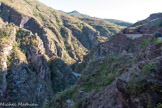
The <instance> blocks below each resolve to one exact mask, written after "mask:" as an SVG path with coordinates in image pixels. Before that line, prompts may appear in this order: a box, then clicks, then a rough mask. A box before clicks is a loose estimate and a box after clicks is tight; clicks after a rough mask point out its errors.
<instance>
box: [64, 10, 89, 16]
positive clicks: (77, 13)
mask: <svg viewBox="0 0 162 108" xmlns="http://www.w3.org/2000/svg"><path fill="white" fill-rule="evenodd" d="M67 14H69V15H74V16H78V17H90V16H89V15H86V14H82V13H80V12H78V11H76V10H75V11H72V12H67Z"/></svg>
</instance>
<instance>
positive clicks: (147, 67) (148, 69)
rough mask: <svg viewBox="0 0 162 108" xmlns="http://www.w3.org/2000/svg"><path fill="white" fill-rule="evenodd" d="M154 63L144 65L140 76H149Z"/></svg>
mask: <svg viewBox="0 0 162 108" xmlns="http://www.w3.org/2000/svg"><path fill="white" fill-rule="evenodd" d="M155 66H156V63H154V62H151V63H149V64H146V65H145V66H143V68H142V75H144V76H145V75H150V74H151V72H152V70H153V69H155Z"/></svg>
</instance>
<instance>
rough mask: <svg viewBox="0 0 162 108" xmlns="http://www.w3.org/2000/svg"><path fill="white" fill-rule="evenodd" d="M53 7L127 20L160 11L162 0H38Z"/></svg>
mask: <svg viewBox="0 0 162 108" xmlns="http://www.w3.org/2000/svg"><path fill="white" fill-rule="evenodd" d="M38 1H40V2H42V3H44V4H46V5H48V6H50V7H52V8H54V9H57V10H63V11H65V12H70V11H73V10H77V11H79V12H81V13H84V14H87V15H90V16H93V17H99V18H112V19H119V20H124V21H128V22H133V23H134V22H136V21H138V20H142V19H145V18H146V17H148V16H149V15H150V14H151V13H157V12H162V6H161V5H162V0H38Z"/></svg>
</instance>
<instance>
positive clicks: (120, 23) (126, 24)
mask: <svg viewBox="0 0 162 108" xmlns="http://www.w3.org/2000/svg"><path fill="white" fill-rule="evenodd" d="M105 20H107V21H109V22H111V23H114V24H116V25H120V26H125V27H129V26H131V25H132V23H129V22H126V21H121V20H116V19H105Z"/></svg>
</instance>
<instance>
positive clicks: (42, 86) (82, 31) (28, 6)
mask: <svg viewBox="0 0 162 108" xmlns="http://www.w3.org/2000/svg"><path fill="white" fill-rule="evenodd" d="M96 36H98V32H97V31H96V30H95V29H94V28H93V27H91V26H90V25H88V24H85V23H84V22H82V21H80V20H79V19H77V18H74V17H71V16H68V15H65V14H62V13H59V12H57V11H55V10H53V9H51V8H49V7H47V6H45V5H43V4H41V3H39V2H38V1H36V0H10V1H6V0H0V48H1V49H0V102H14V103H16V104H17V103H18V102H23V103H29V104H31V103H35V104H36V105H35V106H36V107H44V106H45V105H46V104H48V102H49V101H50V100H52V99H53V95H54V94H55V93H57V92H59V91H61V90H63V89H65V88H67V87H69V86H70V85H72V84H74V83H75V81H76V76H75V74H74V72H73V71H72V70H71V68H70V67H69V66H68V65H71V64H73V63H75V62H76V61H77V62H81V61H82V59H83V56H84V55H86V54H87V51H88V49H91V48H92V46H93V45H97V42H96V40H95V37H96ZM56 58H57V59H56ZM66 63H67V64H68V65H67V64H66ZM15 107H17V106H15Z"/></svg>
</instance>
